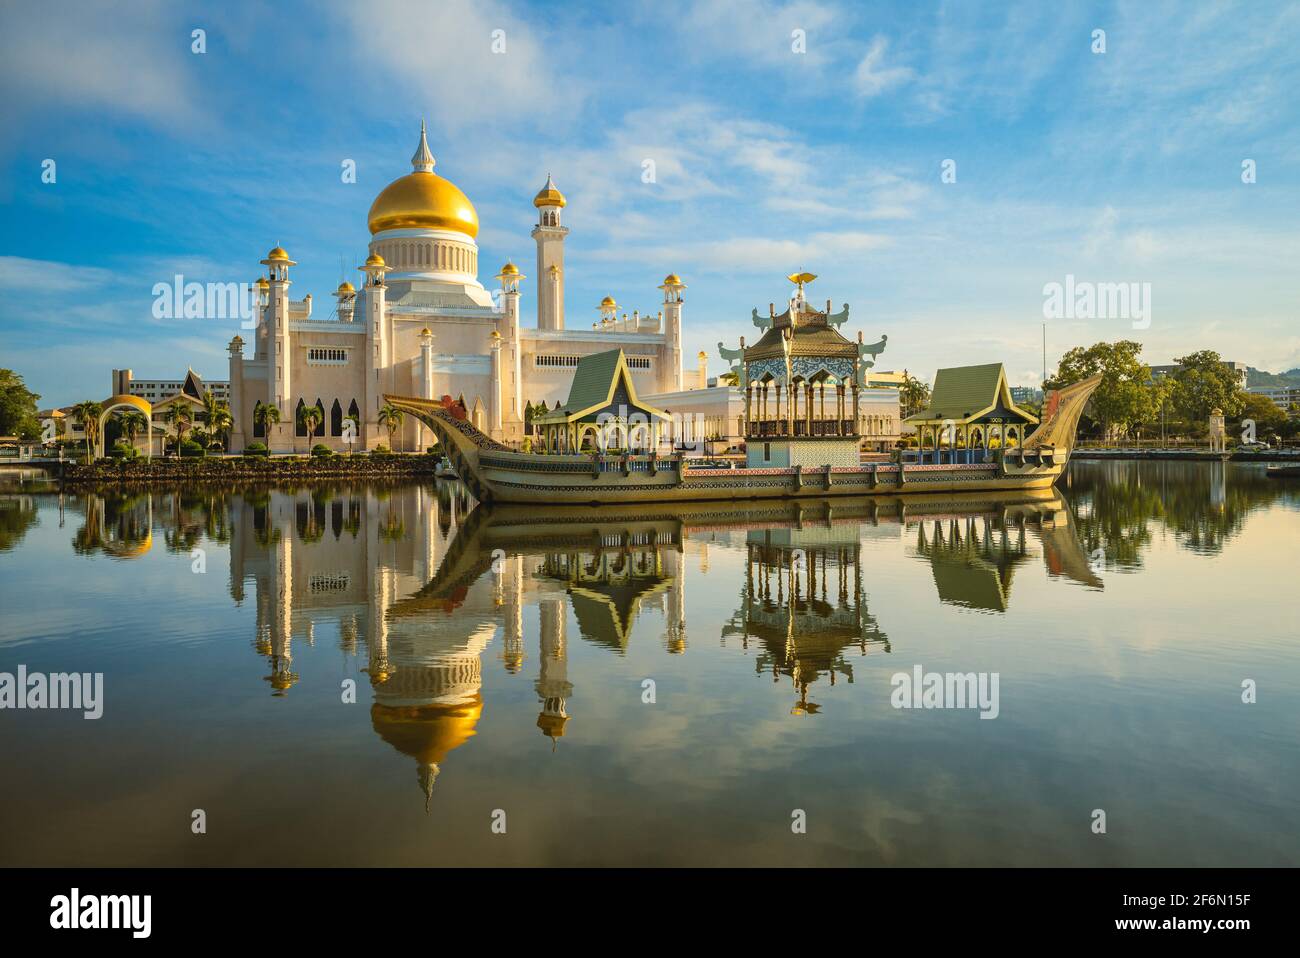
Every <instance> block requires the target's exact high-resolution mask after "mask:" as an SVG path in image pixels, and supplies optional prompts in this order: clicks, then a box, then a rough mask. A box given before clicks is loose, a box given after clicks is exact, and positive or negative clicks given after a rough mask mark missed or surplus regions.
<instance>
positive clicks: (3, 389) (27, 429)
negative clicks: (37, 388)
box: [0, 369, 41, 439]
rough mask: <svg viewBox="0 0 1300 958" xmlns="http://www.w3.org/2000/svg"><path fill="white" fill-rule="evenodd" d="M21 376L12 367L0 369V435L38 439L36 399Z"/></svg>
mask: <svg viewBox="0 0 1300 958" xmlns="http://www.w3.org/2000/svg"><path fill="white" fill-rule="evenodd" d="M40 398H41V397H40V395H39V394H37V393H34V392H32V391H31V390H30V389H28V388H27V384H26V383H24V382H23V377H22V376H20V375H18V373H16V372H14V371H13V370H12V369H0V436H17V437H18V438H19V439H39V438H40V435H41V424H40V422H38V421H37V419H36V401H37V400H38V399H40Z"/></svg>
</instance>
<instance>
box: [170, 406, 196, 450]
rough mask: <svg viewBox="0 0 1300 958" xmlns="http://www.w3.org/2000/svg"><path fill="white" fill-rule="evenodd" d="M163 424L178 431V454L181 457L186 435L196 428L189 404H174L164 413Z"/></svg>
mask: <svg viewBox="0 0 1300 958" xmlns="http://www.w3.org/2000/svg"><path fill="white" fill-rule="evenodd" d="M163 422H165V423H167V425H169V426H171V427H172V428H173V429H175V430H176V454H177V455H180V451H181V443H183V442H184V441H185V434H186V433H187V432H189V431H190V429H192V428H193V426H194V413H193V411H192V410H191V409H190V405H189V403H187V402H185V401H184V400H181V401H179V402H174V403H172V404H171V405H170V406H168V407H167V409H166V411H165V412H164V413H163Z"/></svg>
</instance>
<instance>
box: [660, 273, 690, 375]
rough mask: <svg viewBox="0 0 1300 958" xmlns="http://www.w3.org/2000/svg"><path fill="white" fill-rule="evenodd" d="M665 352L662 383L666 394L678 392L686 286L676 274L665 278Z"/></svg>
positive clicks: (662, 287) (663, 286) (663, 288)
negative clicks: (665, 373)
mask: <svg viewBox="0 0 1300 958" xmlns="http://www.w3.org/2000/svg"><path fill="white" fill-rule="evenodd" d="M659 288H660V289H662V290H663V291H664V351H665V352H666V353H667V355H666V356H665V357H664V358H665V359H667V360H668V362H667V366H668V376H667V377H666V378H667V381H666V382H661V383H660V388H661V389H662V390H663V391H664V392H678V391H680V390H681V388H682V290H684V289H685V288H686V284H685V283H683V282H682V278H681V277H680V276H678V275H677V274H676V273H669V274H668V275H667V276H665V277H664V281H663V285H661V286H660V287H659Z"/></svg>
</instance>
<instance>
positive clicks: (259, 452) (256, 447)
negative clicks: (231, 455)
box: [244, 442, 271, 457]
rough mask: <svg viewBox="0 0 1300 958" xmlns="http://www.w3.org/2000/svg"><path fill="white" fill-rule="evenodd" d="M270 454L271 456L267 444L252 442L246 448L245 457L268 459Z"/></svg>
mask: <svg viewBox="0 0 1300 958" xmlns="http://www.w3.org/2000/svg"><path fill="white" fill-rule="evenodd" d="M270 454H271V450H270V449H268V448H266V443H264V442H250V443H249V444H248V445H247V446H245V447H244V455H245V456H261V457H266V456H269V455H270Z"/></svg>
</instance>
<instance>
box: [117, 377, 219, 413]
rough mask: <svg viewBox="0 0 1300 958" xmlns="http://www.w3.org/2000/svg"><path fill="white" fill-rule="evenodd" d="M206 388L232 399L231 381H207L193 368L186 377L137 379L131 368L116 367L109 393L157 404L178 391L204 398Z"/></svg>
mask: <svg viewBox="0 0 1300 958" xmlns="http://www.w3.org/2000/svg"><path fill="white" fill-rule="evenodd" d="M204 390H210V391H211V392H212V395H213V396H215V397H216V398H217V399H220V400H222V401H224V402H229V401H230V383H229V382H214V381H207V382H205V381H204V380H202V379H200V378H199V377H198V375H197V374H196V373H195V372H194V370H192V369H190V370H187V371H186V374H185V378H184V379H136V378H135V377H134V376H133V375H132V374H131V370H129V369H114V370H113V385H112V387H111V388H110V389H109V391H108V394H109V395H110V396H139V397H140V398H141V399H143V400H145V401H146V402H148V403H150V404H152V405H155V406H156V405H158V404H159V403H161V402H162V401H163V400H165V399H171V398H172V397H173V396H175V395H177V394H178V393H187V394H189V395H192V396H194V398H195V399H199V400H202V398H203V391H204Z"/></svg>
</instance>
